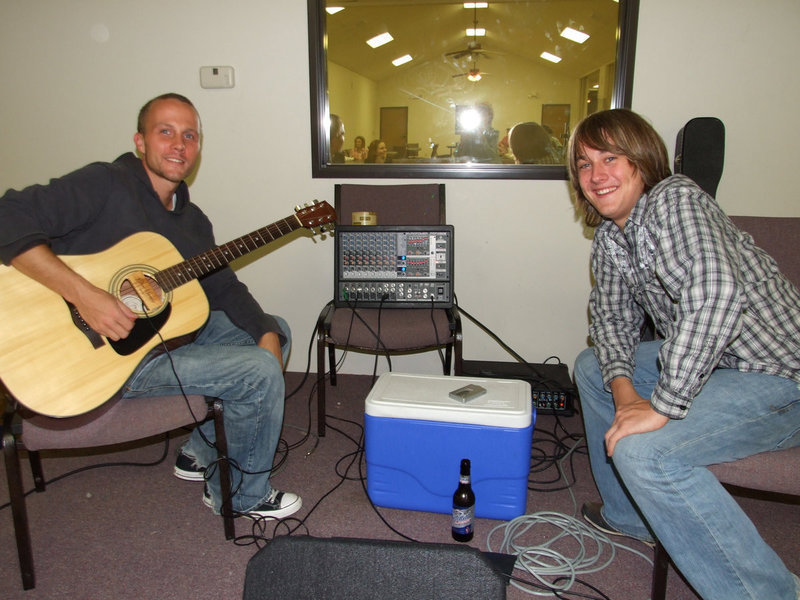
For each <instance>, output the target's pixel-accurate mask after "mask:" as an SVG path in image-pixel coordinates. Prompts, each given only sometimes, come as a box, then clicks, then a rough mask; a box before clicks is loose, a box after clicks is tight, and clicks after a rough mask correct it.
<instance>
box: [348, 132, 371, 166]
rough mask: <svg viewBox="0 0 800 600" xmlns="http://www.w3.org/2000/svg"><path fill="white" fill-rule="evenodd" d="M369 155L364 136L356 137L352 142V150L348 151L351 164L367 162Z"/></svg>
mask: <svg viewBox="0 0 800 600" xmlns="http://www.w3.org/2000/svg"><path fill="white" fill-rule="evenodd" d="M368 154H369V150H368V149H367V140H365V139H364V136H361V135H357V136H356V137H355V139H354V140H353V148H352V149H351V150H350V158H352V159H353V162H357V163H363V162H364V161H365V160H367V155H368Z"/></svg>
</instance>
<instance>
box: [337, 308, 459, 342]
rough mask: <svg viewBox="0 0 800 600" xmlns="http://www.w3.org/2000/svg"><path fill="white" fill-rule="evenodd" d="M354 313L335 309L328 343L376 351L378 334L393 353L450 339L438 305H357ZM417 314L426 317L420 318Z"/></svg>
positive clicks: (449, 340) (446, 322) (445, 318)
mask: <svg viewBox="0 0 800 600" xmlns="http://www.w3.org/2000/svg"><path fill="white" fill-rule="evenodd" d="M355 312H356V314H355V315H354V314H353V310H351V309H349V308H337V309H336V310H335V311H334V313H333V318H332V319H331V325H330V329H329V332H328V336H327V337H328V340H329V342H330V343H334V344H336V345H347V346H349V347H358V348H364V349H367V350H375V349H376V347H378V342H377V339H376V335H380V340H381V342H382V344H383V345H385V346H386V347H387V348H391V349H392V351H395V352H396V351H398V350H400V351H403V350H409V351H411V350H417V349H420V348H429V347H432V346H441V345H444V344H448V343H452V342H453V336H454V332H453V331H452V330H451V327H450V319H449V318H448V314H447V311H446V310H444V309H441V308H438V309H433V310H432V311H431V310H430V309H422V308H391V309H388V308H387V309H382V310H381V309H377V308H358V309H355ZM420 315H425V316H426V317H427V318H424V319H420ZM379 319H380V322H379ZM365 323H366V325H365ZM367 326H369V328H367ZM381 347H383V346H380V347H378V349H379V350H380V348H381Z"/></svg>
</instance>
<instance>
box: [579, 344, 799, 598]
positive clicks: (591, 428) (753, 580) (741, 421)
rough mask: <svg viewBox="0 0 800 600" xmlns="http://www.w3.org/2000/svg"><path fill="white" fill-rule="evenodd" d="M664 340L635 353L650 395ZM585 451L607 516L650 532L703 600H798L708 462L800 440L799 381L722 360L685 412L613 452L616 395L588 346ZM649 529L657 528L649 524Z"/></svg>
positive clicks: (625, 528) (639, 385)
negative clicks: (609, 450)
mask: <svg viewBox="0 0 800 600" xmlns="http://www.w3.org/2000/svg"><path fill="white" fill-rule="evenodd" d="M660 346H661V342H660V341H654V342H645V343H642V344H641V346H640V347H639V350H638V351H637V353H636V367H635V371H634V375H633V378H634V381H633V384H634V387H635V388H636V390H637V391H638V393H639V394H640V395H641V396H642V397H644V398H649V397H650V396H651V394H652V392H653V389H654V386H655V383H656V381H657V380H658V373H659V369H658V364H657V359H658V350H659V348H660ZM575 381H576V383H577V386H578V390H579V393H580V398H581V405H582V407H583V421H584V426H585V428H586V440H587V444H588V446H589V460H590V463H591V467H592V473H593V475H594V479H595V483H596V484H597V488H598V490H599V491H600V496H601V497H602V499H603V517H604V518H605V520H606V521H607V522H608V524H609V525H611V526H612V527H614V528H615V529H617V530H619V531H621V532H623V533H626V534H628V535H630V536H632V537H635V538H638V539H644V540H647V539H652V537H653V534H655V536H656V537H657V538H658V539H659V541H660V542H661V543H662V544H663V545H664V548H666V550H667V552H669V555H670V557H671V558H672V560H673V562H674V563H675V565H676V566H677V567H678V568H679V569H680V570H681V572H682V573H683V574H684V576H685V577H686V578H687V579H688V580H689V582H690V583H691V584H692V586H694V588H695V590H696V591H697V592H698V593H699V594H700V595H701V596H702V597H703V598H705V599H706V600H713V599H717V598H718V599H720V600H733V599H739V598H753V599H759V600H764V599H765V598H771V599H775V600H778V599H783V598H785V599H787V600H788V599H790V598H791V600H795V599H796V598H797V597H798V596H797V594H798V590H797V588H796V585H795V580H794V578H793V576H792V574H791V573H790V572H789V571H788V570H787V568H786V566H785V565H784V564H783V562H782V561H781V559H780V558H779V557H778V556H777V555H776V554H775V552H774V551H773V550H772V548H770V547H769V546H768V545H767V544H766V543H765V542H764V540H763V539H761V536H760V535H759V534H758V531H756V528H755V527H754V526H753V524H752V522H751V521H750V519H749V518H748V517H747V515H746V514H745V513H744V512H743V511H742V509H741V508H740V507H739V505H738V504H737V503H736V501H735V500H734V499H733V498H732V497H731V496H730V494H728V492H727V491H726V490H725V488H724V487H723V486H722V485H721V484H720V483H719V481H718V480H717V479H716V477H714V475H713V474H712V473H711V471H709V470H708V469H707V468H706V467H707V466H708V465H712V464H715V463H721V462H727V461H731V460H736V459H739V458H744V457H746V456H750V455H752V454H756V453H758V452H764V451H768V450H778V449H782V448H790V447H793V446H798V445H800V400H798V399H799V398H800V391H798V390H799V388H798V385H797V383H795V382H794V381H791V380H789V379H785V378H782V377H776V376H771V375H763V374H758V373H742V372H739V371H736V370H733V369H717V370H715V371H714V372H713V373H712V374H711V376H710V377H709V378H708V381H707V382H706V384H705V386H704V387H703V389H702V391H701V392H700V393H699V394H698V395H697V397H696V398H695V399H694V402H693V403H692V406H691V408H690V410H689V413H688V415H687V416H686V418H684V419H681V420H671V421H669V422H668V423H667V424H666V425H665V426H664V427H662V428H661V429H658V430H656V431H651V432H649V433H642V434H634V435H629V436H627V437H625V438H622V439H621V440H620V441H619V442H618V443H617V446H616V448H615V450H614V457H613V460H611V459H609V458H608V456H607V455H606V450H605V441H604V435H605V433H606V431H607V430H608V429H609V427H610V426H611V423H612V421H613V419H614V412H615V410H614V402H613V399H612V397H611V394H610V393H609V392H607V391H606V390H605V389H604V388H603V381H602V377H601V374H600V369H599V365H598V363H597V360H596V359H595V356H594V352H593V351H592V350H591V349H588V350H585V351H583V352H582V353H581V354H580V355H579V356H578V359H577V361H576V363H575ZM651 532H652V533H651Z"/></svg>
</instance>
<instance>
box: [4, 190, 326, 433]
mask: <svg viewBox="0 0 800 600" xmlns="http://www.w3.org/2000/svg"><path fill="white" fill-rule="evenodd" d="M335 221H336V212H335V211H334V210H333V208H332V207H331V206H330V205H329V204H328V203H327V202H318V203H315V204H314V205H313V206H309V207H304V208H297V210H296V211H295V213H294V214H292V215H290V216H288V217H286V218H285V219H281V220H280V221H276V222H275V223H272V224H271V225H267V226H266V227H263V228H261V229H258V230H256V231H253V232H252V233H249V234H247V235H245V236H242V237H240V238H237V239H235V240H233V241H231V242H228V243H227V244H223V245H221V246H217V247H215V248H212V249H211V250H208V251H207V252H204V253H202V254H198V255H197V256H194V257H192V258H189V259H185V260H184V258H183V257H182V256H181V255H180V253H179V252H178V250H177V249H176V248H175V247H174V246H173V245H172V243H170V242H169V240H167V239H166V238H165V237H163V236H161V235H159V234H157V233H153V232H149V231H145V232H139V233H135V234H133V235H131V236H129V237H127V238H125V239H123V240H122V241H120V242H119V243H117V244H115V245H114V246H112V247H110V248H108V249H107V250H104V251H102V252H98V253H96V254H86V255H68V256H61V257H60V258H61V260H63V261H64V262H65V263H66V264H67V265H68V266H69V267H70V268H72V269H73V270H74V271H76V272H77V273H79V274H80V275H82V276H83V277H85V278H86V279H87V280H89V281H90V282H91V283H93V284H94V285H96V286H97V287H99V288H101V289H105V290H107V291H108V292H109V293H111V294H112V295H114V296H116V297H117V298H119V299H120V300H122V301H123V302H124V303H125V304H126V305H127V306H128V307H129V308H131V309H132V310H133V311H134V312H135V313H136V314H137V316H138V318H137V320H136V322H135V323H134V327H133V330H132V331H131V333H130V335H128V337H127V338H125V339H122V340H119V341H116V342H115V341H112V340H110V339H108V338H105V337H103V336H100V335H99V334H97V333H96V332H95V331H93V330H92V329H90V328H89V327H88V326H87V325H86V323H85V322H84V321H83V319H82V318H81V316H80V314H79V313H78V311H77V310H76V309H75V307H74V306H72V305H71V304H69V303H68V302H66V301H65V300H64V299H63V298H62V297H61V296H59V295H58V294H56V293H55V292H53V291H51V290H50V289H48V288H47V287H45V286H43V285H41V284H39V283H38V282H36V281H35V280H33V279H31V278H29V277H27V276H26V275H23V274H22V273H20V272H19V271H17V270H16V269H15V268H13V267H5V266H0V379H2V381H3V383H4V384H5V386H6V387H7V388H8V390H9V391H10V392H11V393H12V394H13V395H14V396H15V397H16V398H17V399H18V400H19V401H20V402H21V403H22V404H23V405H25V406H26V407H28V408H30V409H31V410H33V411H35V412H37V413H41V414H44V415H48V416H52V417H70V416H75V415H79V414H83V413H85V412H87V411H89V410H92V409H93V408H96V407H98V406H100V405H101V404H103V403H104V402H106V401H107V400H108V399H109V398H111V397H112V396H113V395H114V394H115V393H116V392H117V391H118V390H119V389H120V388H121V387H122V384H124V383H125V381H126V380H127V379H128V377H130V375H131V374H132V373H133V371H134V369H135V368H136V366H137V365H138V364H139V363H140V362H141V360H142V359H143V358H144V356H145V355H146V354H147V353H148V352H149V351H150V350H152V349H153V348H155V347H156V346H159V345H161V344H164V343H167V342H168V341H169V340H171V341H173V345H175V344H174V342H175V341H176V340H180V339H181V338H182V337H183V336H187V335H188V334H191V333H192V332H194V331H196V330H197V329H199V328H200V327H202V326H203V324H204V323H205V322H206V320H207V319H208V315H209V306H208V300H207V299H206V296H205V293H204V292H203V289H202V287H201V286H200V283H199V282H198V281H197V279H198V278H199V277H202V276H204V275H207V274H209V273H212V272H214V271H216V270H218V269H220V268H222V267H224V266H226V265H227V264H228V263H230V262H231V261H232V260H234V259H236V258H239V257H241V256H244V255H245V254H248V253H250V252H252V251H254V250H256V249H258V248H261V247H263V246H265V245H266V244H268V243H270V242H272V241H274V240H277V239H278V238H280V237H282V236H284V235H286V234H288V233H291V232H292V231H295V230H297V229H300V228H302V227H305V228H308V229H311V230H314V229H315V228H317V227H322V226H324V225H326V224H328V223H334V222H335Z"/></svg>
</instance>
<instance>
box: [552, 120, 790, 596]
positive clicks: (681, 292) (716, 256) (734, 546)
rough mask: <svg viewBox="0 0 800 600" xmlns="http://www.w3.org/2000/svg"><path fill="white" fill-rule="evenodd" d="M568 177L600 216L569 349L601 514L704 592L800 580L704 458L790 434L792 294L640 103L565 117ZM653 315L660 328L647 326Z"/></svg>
mask: <svg viewBox="0 0 800 600" xmlns="http://www.w3.org/2000/svg"><path fill="white" fill-rule="evenodd" d="M568 165H569V178H570V182H571V185H572V187H573V189H574V191H575V194H576V196H577V203H578V206H579V207H580V208H581V209H582V211H583V215H584V222H585V224H586V225H587V226H589V227H594V228H595V233H594V240H593V242H592V253H591V264H592V272H593V274H594V281H595V283H594V287H593V288H592V291H591V294H590V296H589V308H590V315H591V324H590V327H589V330H590V334H591V340H592V342H593V347H592V348H589V349H587V350H585V351H583V352H582V353H581V354H580V355H579V356H578V358H577V360H576V363H575V370H574V375H575V381H576V383H577V386H578V390H579V393H580V398H581V404H582V407H583V420H584V425H585V428H586V439H587V444H588V447H589V458H590V463H591V467H592V473H593V475H594V479H595V483H596V484H597V488H598V490H599V492H600V496H601V498H602V504H600V503H594V502H590V503H587V504H584V506H583V509H582V513H583V516H584V518H585V519H586V520H587V521H588V522H589V523H590V524H591V525H593V526H594V527H596V528H597V529H599V530H601V531H603V532H605V533H609V534H613V535H624V536H629V537H632V538H636V539H639V540H643V541H645V542H650V543H652V542H653V540H654V536H655V537H657V538H658V540H659V541H660V542H661V543H662V544H663V545H664V547H665V548H666V550H667V551H668V552H669V555H670V556H671V557H672V560H673V561H674V563H675V565H676V566H677V567H678V569H680V571H681V572H682V573H683V575H684V576H685V577H686V578H687V579H688V580H689V582H690V583H691V585H692V586H693V587H694V588H695V590H696V591H697V592H698V593H699V594H700V595H701V596H702V597H703V598H705V599H707V600H713V599H719V600H729V599H730V598H753V599H759V600H763V599H764V598H775V599H778V598H781V599H786V600H788V599H790V598H791V599H792V600H794V599H795V598H797V597H798V595H797V594H798V591H799V590H800V587H799V586H798V583H800V580H798V579H797V578H796V577H794V576H793V575H792V573H790V572H789V571H788V570H787V568H786V566H785V565H784V564H783V562H782V561H781V559H780V558H779V557H778V556H777V555H776V553H775V552H774V551H773V550H772V549H771V548H770V547H769V546H768V545H767V544H766V542H765V541H764V540H763V539H762V538H761V536H760V535H759V533H758V531H756V529H755V527H754V526H753V524H752V523H751V522H750V520H749V519H748V517H747V515H745V513H744V512H743V511H742V510H741V508H740V507H739V505H738V504H737V503H736V501H735V500H734V499H733V498H732V497H731V496H730V494H729V493H728V492H727V491H726V490H725V488H724V487H723V486H722V484H720V482H719V481H718V480H717V479H716V478H715V477H714V475H713V474H712V473H711V472H710V471H709V470H708V468H707V467H708V465H711V464H715V463H722V462H726V461H731V460H735V459H739V458H743V457H746V456H749V455H752V454H756V453H759V452H766V451H770V450H777V449H780V448H790V447H796V446H798V445H800V391H798V383H800V358H799V357H800V293H798V290H797V289H796V288H795V286H794V285H792V284H791V283H790V282H789V281H788V280H787V279H786V277H784V276H783V275H782V274H781V273H780V272H779V270H778V268H777V265H776V264H775V261H774V260H773V259H772V258H771V257H770V256H768V255H767V254H766V253H765V252H764V251H762V250H761V249H759V248H757V247H755V246H754V245H753V239H752V237H750V236H749V235H748V234H747V233H744V232H742V231H740V230H739V229H737V228H736V227H735V226H734V224H733V223H732V222H731V220H730V219H729V218H728V217H727V215H726V214H725V213H724V212H723V210H722V209H721V208H720V206H719V205H718V204H717V202H716V201H715V199H714V198H712V197H711V196H709V195H708V194H706V193H705V192H704V191H703V190H702V189H700V188H699V187H698V186H697V185H696V184H695V183H694V182H693V181H692V180H690V179H688V178H687V177H685V176H683V175H671V174H670V168H669V159H668V157H667V150H666V147H665V146H664V142H663V141H662V139H661V137H660V136H659V135H658V133H656V131H655V130H654V129H653V127H652V126H651V125H650V124H649V123H648V122H647V121H645V119H643V118H642V117H641V116H639V115H638V114H636V113H634V112H631V111H629V110H623V109H615V110H608V111H601V112H598V113H595V114H593V115H591V116H589V117H587V118H586V119H584V120H583V121H582V122H581V123H580V124H578V126H577V128H576V129H575V132H574V134H573V135H572V138H571V139H570V142H569V147H568ZM646 316H649V317H650V318H651V319H652V321H653V322H654V323H655V327H656V331H657V332H658V337H659V339H656V340H650V341H645V340H643V339H642V336H641V331H642V325H643V324H644V322H645V317H646Z"/></svg>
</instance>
